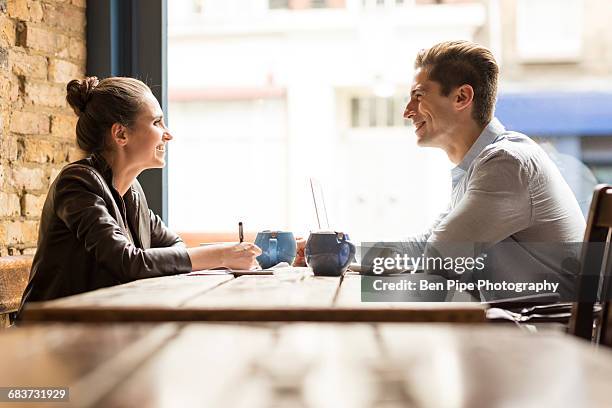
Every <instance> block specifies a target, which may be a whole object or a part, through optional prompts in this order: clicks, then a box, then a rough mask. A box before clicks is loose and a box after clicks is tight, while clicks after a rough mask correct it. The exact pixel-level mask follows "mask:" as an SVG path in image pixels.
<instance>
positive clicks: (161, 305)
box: [22, 275, 233, 321]
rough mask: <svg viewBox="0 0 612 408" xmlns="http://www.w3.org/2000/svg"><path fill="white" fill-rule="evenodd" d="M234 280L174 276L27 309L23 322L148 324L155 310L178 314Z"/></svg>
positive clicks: (83, 294) (98, 291) (215, 276)
mask: <svg viewBox="0 0 612 408" xmlns="http://www.w3.org/2000/svg"><path fill="white" fill-rule="evenodd" d="M232 279H233V276H232V275H210V276H198V275H196V276H194V275H174V276H164V277H161V278H151V279H142V280H138V281H134V282H130V283H126V284H124V285H118V286H111V287H108V288H103V289H98V290H95V291H92V292H86V293H82V294H79V295H75V296H68V297H65V298H61V299H57V300H52V301H48V302H39V303H31V304H30V305H27V306H26V308H25V310H24V312H23V317H22V318H23V320H24V321H52V320H59V321H89V320H91V321H122V319H121V318H116V316H117V314H126V315H131V316H132V317H133V318H132V319H130V320H133V321H143V320H144V321H146V320H148V319H147V318H146V315H147V314H149V313H150V312H151V311H152V310H155V309H164V310H167V311H171V310H174V309H176V308H178V307H179V306H181V305H182V304H184V303H185V302H187V301H188V300H189V299H191V298H192V297H194V296H197V295H201V294H203V293H205V292H207V291H210V290H212V289H214V288H216V287H217V286H219V285H222V284H224V283H226V282H229V281H231V280H232ZM142 316H144V317H142ZM164 320H165V321H168V320H172V319H170V318H169V319H164Z"/></svg>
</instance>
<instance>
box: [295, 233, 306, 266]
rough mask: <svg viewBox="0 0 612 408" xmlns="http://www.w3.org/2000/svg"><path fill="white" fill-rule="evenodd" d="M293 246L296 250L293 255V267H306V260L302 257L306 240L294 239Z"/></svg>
mask: <svg viewBox="0 0 612 408" xmlns="http://www.w3.org/2000/svg"><path fill="white" fill-rule="evenodd" d="M295 244H296V247H297V250H296V254H295V261H293V266H306V258H305V255H304V248H306V240H305V239H304V238H302V237H297V238H296V239H295Z"/></svg>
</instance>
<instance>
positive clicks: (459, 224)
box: [300, 41, 585, 299]
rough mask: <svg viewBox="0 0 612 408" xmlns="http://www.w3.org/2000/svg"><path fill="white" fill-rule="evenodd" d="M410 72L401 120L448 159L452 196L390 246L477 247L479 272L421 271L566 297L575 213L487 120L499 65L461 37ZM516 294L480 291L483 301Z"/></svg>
mask: <svg viewBox="0 0 612 408" xmlns="http://www.w3.org/2000/svg"><path fill="white" fill-rule="evenodd" d="M415 70H416V71H415V76H414V83H413V85H412V90H411V93H410V101H409V103H408V105H407V106H406V109H405V111H404V118H406V119H411V120H412V122H413V124H414V127H415V129H416V136H417V143H418V145H419V146H428V147H437V148H440V149H443V150H444V151H445V152H446V154H447V155H448V158H449V160H450V161H451V162H453V163H454V164H455V165H456V166H455V167H454V168H453V169H452V187H453V188H452V196H451V201H450V205H449V207H448V210H447V211H446V212H445V213H443V214H442V215H441V216H440V217H439V218H438V219H437V220H436V221H435V222H434V224H433V225H432V227H431V228H430V229H429V230H428V231H426V232H425V233H424V234H421V235H418V236H415V237H411V238H410V239H408V240H406V242H402V243H396V244H394V245H390V246H392V247H395V248H396V249H398V252H401V253H403V254H404V255H406V254H408V255H410V256H411V257H422V258H426V257H427V258H429V257H437V258H444V259H448V258H450V259H451V260H454V261H459V260H461V261H462V262H465V259H466V258H468V257H472V258H475V257H477V256H480V255H482V254H483V252H485V251H486V252H487V255H488V258H487V259H486V264H487V266H486V268H485V269H484V270H478V268H477V267H474V265H473V264H472V265H471V268H467V269H470V270H469V271H468V273H463V272H464V271H465V269H466V268H462V269H461V270H458V268H447V267H443V268H440V266H439V264H438V265H437V267H434V268H431V267H425V268H424V269H426V270H428V271H429V272H432V273H436V274H441V275H443V276H444V277H446V278H451V279H458V278H461V279H462V280H489V281H492V282H503V281H513V282H524V283H528V282H534V281H543V280H554V281H556V282H557V283H559V286H558V290H556V292H558V293H560V294H561V295H562V296H563V297H564V298H566V299H567V298H570V297H571V295H572V293H573V291H574V278H575V273H576V258H577V257H578V253H579V251H578V249H579V248H578V245H576V244H577V243H579V242H580V241H582V239H583V234H584V230H585V222H584V218H583V216H582V213H581V211H580V208H579V206H578V203H577V202H576V199H575V197H574V195H573V193H572V191H571V190H570V188H569V186H568V185H567V183H566V182H565V180H564V179H563V177H562V176H561V174H560V173H559V171H558V169H557V168H556V166H555V165H554V164H553V162H552V161H551V160H550V159H549V157H548V156H547V154H546V153H545V152H544V151H543V150H542V149H541V148H540V147H539V146H538V145H537V144H536V143H535V142H533V141H532V140H531V139H530V138H528V137H527V136H525V135H523V134H520V133H516V132H510V131H507V130H506V129H505V128H504V126H503V125H502V124H501V123H500V122H499V120H497V119H496V118H494V117H493V111H494V107H495V99H496V95H497V79H498V72H499V68H498V66H497V63H496V62H495V59H494V57H493V55H492V54H491V52H490V51H489V50H488V49H486V48H485V47H483V46H480V45H478V44H475V43H472V42H468V41H449V42H443V43H440V44H437V45H434V46H433V47H431V48H429V49H427V50H422V51H421V52H419V54H418V55H417V58H416V61H415ZM572 243H573V245H572ZM300 246H303V243H302V245H300ZM398 247H399V248H398ZM568 260H569V261H568ZM481 261H482V259H481ZM362 262H363V260H362ZM366 263H367V262H366ZM434 264H435V263H434ZM454 264H455V265H457V262H455V263H454ZM479 265H480V264H479ZM458 272H461V273H458ZM485 292H486V293H485ZM525 294H529V293H528V291H527V290H526V291H525V292H521V293H517V292H514V293H508V292H504V291H502V292H500V291H497V290H493V291H486V290H484V291H483V290H481V291H480V295H481V296H482V297H483V298H488V299H491V298H499V297H513V296H519V295H525Z"/></svg>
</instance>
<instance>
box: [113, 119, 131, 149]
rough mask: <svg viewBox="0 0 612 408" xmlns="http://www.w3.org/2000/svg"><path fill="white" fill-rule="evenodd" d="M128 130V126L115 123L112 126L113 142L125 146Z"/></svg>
mask: <svg viewBox="0 0 612 408" xmlns="http://www.w3.org/2000/svg"><path fill="white" fill-rule="evenodd" d="M126 131H127V129H126V127H125V126H123V125H122V124H120V123H113V126H111V140H112V141H113V144H116V145H117V146H119V147H123V146H125V145H126V144H127V141H128V138H127V135H126V133H127V132H126Z"/></svg>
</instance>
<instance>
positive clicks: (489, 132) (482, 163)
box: [403, 118, 585, 297]
mask: <svg viewBox="0 0 612 408" xmlns="http://www.w3.org/2000/svg"><path fill="white" fill-rule="evenodd" d="M452 186H453V188H452V196H451V202H450V206H449V208H448V210H447V211H446V212H444V213H443V214H442V215H441V216H440V217H439V218H438V219H437V220H436V221H435V222H434V224H433V226H432V227H431V228H430V229H429V230H428V231H427V232H425V233H424V234H422V235H419V236H415V237H411V238H409V239H407V240H406V242H404V243H403V247H404V248H403V250H404V252H408V253H411V254H413V255H414V256H420V255H422V254H425V255H428V254H431V253H432V250H433V249H436V251H435V252H436V253H437V254H438V256H452V257H456V256H476V255H478V253H479V252H480V251H482V250H492V251H493V252H492V253H493V255H494V256H493V257H491V256H490V255H491V253H488V255H489V259H488V262H487V264H488V265H487V276H486V277H487V278H489V279H492V280H496V281H501V280H507V281H515V282H530V281H538V280H541V279H540V278H545V277H546V276H549V277H550V276H557V277H558V278H559V281H560V282H561V288H562V290H563V292H564V293H565V294H567V293H568V291H573V286H574V274H575V273H576V268H575V265H569V266H568V265H566V266H568V268H566V270H563V271H560V270H559V265H560V263H561V260H560V258H559V257H562V258H563V259H566V258H571V257H574V258H575V259H577V258H578V256H579V254H578V253H577V245H568V246H567V247H566V248H565V249H563V250H562V251H563V253H560V252H559V246H556V247H555V248H554V249H553V246H551V245H548V244H552V243H579V242H581V241H582V239H583V236H584V231H585V221H584V217H583V215H582V212H581V211H580V207H579V206H578V203H577V201H576V198H575V197H574V194H573V193H572V191H571V189H570V187H569V186H568V184H567V183H566V182H565V180H564V178H563V177H562V176H561V173H560V172H559V170H558V168H557V167H556V165H555V164H554V163H553V162H552V160H551V159H550V158H549V157H548V155H547V154H546V152H544V150H543V149H542V148H540V146H538V144H537V143H535V142H534V141H533V140H531V139H530V138H529V137H527V136H525V135H523V134H521V133H517V132H511V131H507V130H506V129H505V128H504V126H503V125H502V124H501V123H500V122H499V120H497V119H496V118H494V119H493V120H492V121H491V122H490V123H489V124H488V125H487V126H486V127H485V129H484V130H483V131H482V133H481V134H480V136H479V137H478V139H477V140H476V141H475V142H474V144H473V145H472V147H471V148H470V149H469V150H468V152H467V154H466V155H465V157H464V158H463V160H462V161H461V163H459V165H457V166H456V167H455V168H453V169H452ZM543 243H544V245H543ZM496 244H500V245H496ZM493 246H494V248H492V247H493ZM534 271H537V273H538V277H536V276H534V275H533V274H534ZM540 274H541V275H540ZM517 295H518V294H517ZM485 297H487V296H486V295H485ZM489 297H496V296H494V295H493V296H489Z"/></svg>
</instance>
